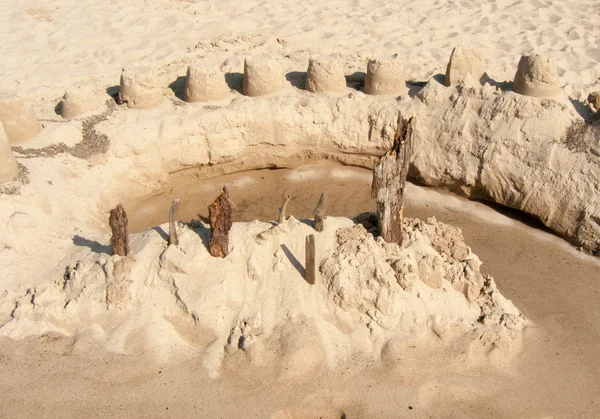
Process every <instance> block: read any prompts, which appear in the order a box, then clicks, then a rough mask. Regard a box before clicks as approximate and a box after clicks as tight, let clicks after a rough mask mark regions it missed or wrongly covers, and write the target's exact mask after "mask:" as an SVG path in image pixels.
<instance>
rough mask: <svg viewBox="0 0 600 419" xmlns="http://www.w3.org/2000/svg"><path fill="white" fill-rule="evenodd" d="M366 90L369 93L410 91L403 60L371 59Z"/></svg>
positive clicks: (384, 93)
mask: <svg viewBox="0 0 600 419" xmlns="http://www.w3.org/2000/svg"><path fill="white" fill-rule="evenodd" d="M364 90H365V93H366V94H368V95H389V94H403V93H406V92H408V88H407V87H406V76H405V75H404V68H403V66H402V63H401V61H400V60H398V59H389V60H382V59H371V60H369V62H368V64H367V75H366V77H365V89H364Z"/></svg>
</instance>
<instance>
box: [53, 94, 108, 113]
mask: <svg viewBox="0 0 600 419" xmlns="http://www.w3.org/2000/svg"><path fill="white" fill-rule="evenodd" d="M102 101H103V99H102V96H101V95H99V94H98V92H96V91H94V89H92V88H85V87H74V88H72V89H69V90H68V91H67V92H66V93H65V95H64V96H63V99H62V100H61V102H60V104H59V113H60V115H61V116H62V117H63V118H64V119H71V118H75V117H77V116H79V115H81V114H84V113H87V112H91V111H94V110H96V109H98V108H99V107H100V105H102Z"/></svg>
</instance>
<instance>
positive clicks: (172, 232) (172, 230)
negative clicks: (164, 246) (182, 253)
mask: <svg viewBox="0 0 600 419" xmlns="http://www.w3.org/2000/svg"><path fill="white" fill-rule="evenodd" d="M177 208H179V198H175V199H174V200H173V203H172V204H171V209H170V210H169V246H170V245H175V246H179V238H178V237H177V226H176V225H175V211H177Z"/></svg>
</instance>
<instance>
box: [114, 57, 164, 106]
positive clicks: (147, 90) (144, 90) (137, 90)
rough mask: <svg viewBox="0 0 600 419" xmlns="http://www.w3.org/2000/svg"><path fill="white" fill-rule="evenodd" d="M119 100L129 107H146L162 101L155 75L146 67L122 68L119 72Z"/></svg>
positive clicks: (160, 90)
mask: <svg viewBox="0 0 600 419" xmlns="http://www.w3.org/2000/svg"><path fill="white" fill-rule="evenodd" d="M119 101H120V102H121V103H126V104H127V107H129V108H131V109H148V108H152V107H154V106H157V105H160V104H161V103H162V101H163V94H162V89H160V88H159V87H158V83H157V81H156V75H155V73H154V71H153V70H152V69H151V68H148V67H131V68H124V69H123V71H122V72H121V86H120V89H119Z"/></svg>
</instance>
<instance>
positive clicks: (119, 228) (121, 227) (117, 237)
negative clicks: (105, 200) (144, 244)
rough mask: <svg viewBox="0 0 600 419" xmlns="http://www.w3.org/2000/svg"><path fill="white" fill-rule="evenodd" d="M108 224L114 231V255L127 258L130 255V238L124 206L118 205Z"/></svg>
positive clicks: (112, 244)
mask: <svg viewBox="0 0 600 419" xmlns="http://www.w3.org/2000/svg"><path fill="white" fill-rule="evenodd" d="M108 223H109V224H110V229H111V230H112V234H111V236H110V247H112V252H113V255H119V256H127V255H128V254H129V236H128V235H127V214H126V213H125V208H123V205H121V204H118V205H117V207H116V208H115V209H112V210H110V217H109V218H108Z"/></svg>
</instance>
